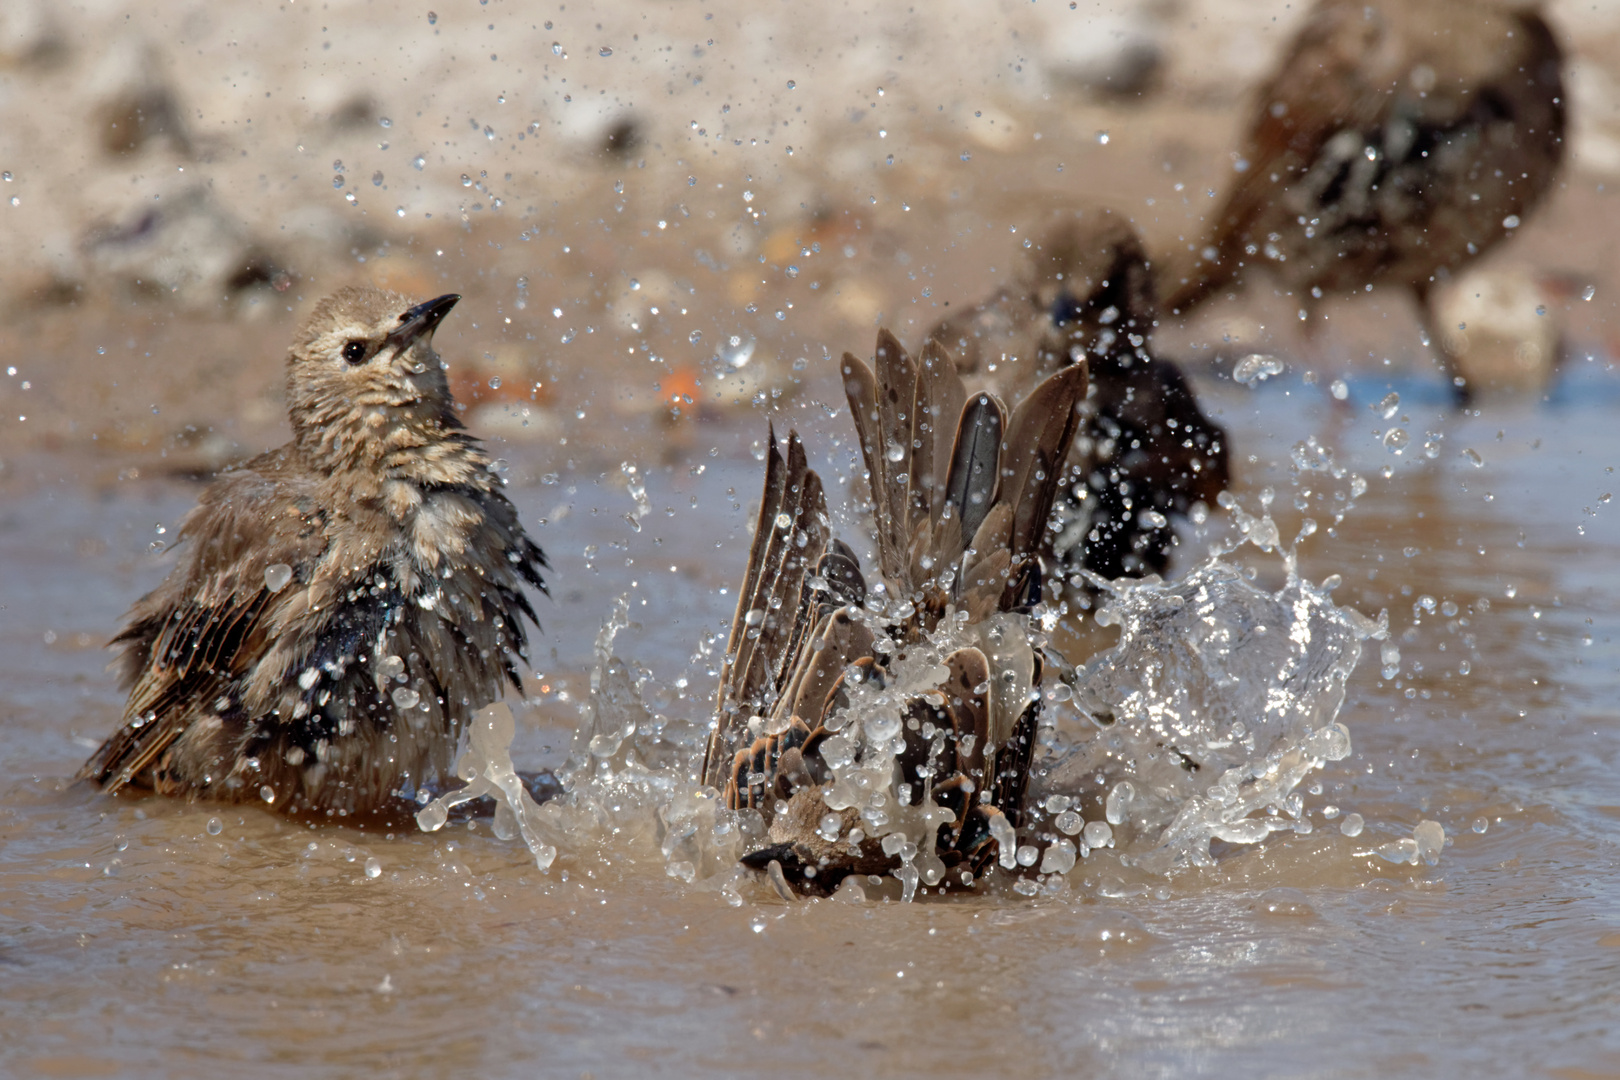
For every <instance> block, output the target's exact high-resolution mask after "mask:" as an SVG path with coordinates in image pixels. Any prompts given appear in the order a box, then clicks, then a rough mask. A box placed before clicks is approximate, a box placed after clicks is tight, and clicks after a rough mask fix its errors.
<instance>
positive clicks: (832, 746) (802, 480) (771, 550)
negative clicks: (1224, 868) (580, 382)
mask: <svg viewBox="0 0 1620 1080" xmlns="http://www.w3.org/2000/svg"><path fill="white" fill-rule="evenodd" d="M875 368H876V370H875V373H874V370H873V368H871V367H868V366H867V365H866V364H865V363H863V362H862V361H860V360H859V359H857V358H856V357H854V356H852V355H849V354H847V353H846V354H845V356H844V359H843V375H844V386H845V391H846V393H847V396H848V398H849V404H850V415H851V417H852V418H853V419H854V421H855V428H856V433H857V435H858V437H859V441H860V445H861V452H862V454H863V456H864V458H865V462H866V468H867V474H868V478H869V480H870V484H871V493H872V502H873V516H874V519H875V521H876V526H877V536H876V540H877V554H878V565H877V567H876V570H877V575H878V580H877V581H876V582H874V583H873V584H872V586H870V587H868V584H867V581H866V578H865V576H864V575H863V574H862V572H861V568H860V565H859V563H858V562H857V560H856V557H855V554H854V552H853V551H852V550H851V549H850V548H849V547H848V546H846V545H845V544H844V543H843V542H841V541H839V540H836V539H833V538H832V537H831V535H830V528H829V523H828V518H827V509H826V498H825V494H824V491H823V488H822V484H821V479H820V477H819V476H817V474H816V473H815V471H814V470H812V469H810V468H809V466H808V463H807V459H806V455H805V451H804V446H803V444H802V443H801V442H800V441H799V439H798V436H797V435H790V436H789V439H788V446H787V456H786V458H785V459H784V457H783V456H782V454H781V452H780V451H779V450H778V448H777V442H776V439H775V438H774V437H773V438H772V440H771V446H770V452H769V457H768V462H767V466H766V474H765V491H764V497H763V498H762V499H761V501H760V514H759V521H758V525H757V528H756V529H755V532H754V540H753V545H752V549H751V550H750V552H749V558H748V567H747V571H746V573H745V576H744V581H743V587H742V589H741V590H740V591H739V594H738V601H737V613H736V616H735V618H734V619H733V621H732V627H731V637H730V641H729V643H728V645H727V647H726V660H725V663H724V665H723V666H722V671H721V676H720V679H721V683H720V695H719V706H718V714H719V715H718V717H717V722H716V727H715V731H714V733H713V735H712V737H711V739H710V742H709V747H708V753H707V756H706V759H705V762H704V766H703V773H702V779H703V783H704V784H706V785H708V786H711V787H714V788H716V789H717V790H721V791H722V792H723V793H724V798H725V801H726V803H727V805H728V806H730V807H731V808H733V809H745V808H747V809H754V810H757V811H759V812H760V813H761V815H762V816H763V817H764V818H765V821H766V824H767V826H768V829H769V838H768V839H769V842H768V843H767V844H765V845H764V846H762V847H760V848H758V849H757V850H755V851H752V852H750V853H748V854H746V855H744V856H743V862H744V864H745V865H748V866H750V867H753V868H755V869H760V870H769V871H770V873H771V874H772V875H773V877H777V879H778V881H779V884H780V885H781V886H782V887H784V888H792V889H794V890H797V891H800V892H810V893H826V892H830V891H831V890H832V889H834V888H835V887H836V886H837V885H838V883H839V881H841V880H842V879H843V878H844V877H846V876H848V875H849V874H851V873H867V874H873V873H881V872H885V871H893V872H895V873H896V876H899V877H901V879H902V880H903V881H904V880H906V879H905V874H907V873H910V874H912V875H919V874H920V878H919V877H917V876H913V877H912V878H911V882H910V887H911V888H915V887H916V884H917V882H918V880H921V881H922V882H924V883H926V884H928V885H935V884H938V883H940V882H941V880H942V879H944V878H945V877H946V876H947V875H949V876H950V877H951V878H952V879H954V880H949V881H946V883H947V884H956V883H957V881H961V882H962V883H967V882H971V881H972V880H973V878H974V877H975V876H976V875H978V874H980V873H982V872H983V871H984V870H985V869H986V868H987V867H988V866H989V865H990V864H991V863H992V862H993V861H995V860H997V859H998V858H999V861H1000V862H1001V864H1002V865H1003V866H1005V867H1009V868H1010V867H1012V866H1014V865H1015V864H1014V862H1013V856H1014V848H1015V847H1016V843H1015V839H1014V837H1015V829H1016V827H1017V825H1018V824H1019V823H1020V821H1021V819H1022V812H1023V799H1024V792H1025V789H1026V786H1027V783H1028V780H1029V767H1030V760H1031V755H1032V754H1033V752H1034V745H1035V722H1036V718H1037V713H1038V710H1039V707H1040V705H1039V699H1040V693H1039V691H1040V687H1041V683H1042V677H1043V670H1044V668H1045V667H1046V660H1045V658H1044V655H1043V652H1042V651H1041V650H1040V649H1039V648H1035V647H1033V646H1032V644H1031V641H1030V635H1029V620H1028V618H1027V615H1028V613H1029V610H1030V608H1031V607H1032V606H1033V605H1034V604H1035V603H1036V602H1037V601H1038V600H1039V599H1040V597H1041V564H1040V550H1041V547H1042V543H1043V537H1044V536H1045V534H1046V531H1047V526H1048V521H1049V518H1050V514H1051V509H1052V502H1053V499H1054V498H1055V497H1056V495H1057V490H1058V487H1059V484H1060V481H1061V477H1062V475H1063V471H1062V468H1061V466H1062V463H1063V461H1064V458H1065V457H1066V455H1067V454H1068V452H1069V444H1070V442H1071V441H1072V440H1073V438H1074V435H1075V432H1076V430H1077V429H1078V427H1079V422H1080V417H1079V413H1078V406H1079V403H1080V401H1081V400H1082V399H1083V398H1084V397H1085V392H1086V366H1085V363H1084V361H1083V360H1082V361H1081V362H1079V363H1076V364H1071V365H1066V366H1065V367H1064V368H1063V369H1062V370H1060V371H1059V372H1057V373H1056V374H1054V375H1052V376H1051V377H1049V378H1047V379H1046V380H1044V381H1043V382H1041V383H1040V384H1039V385H1038V386H1036V387H1035V388H1034V389H1033V390H1032V391H1031V392H1030V393H1029V395H1028V396H1027V397H1025V398H1024V399H1023V400H1022V401H1021V402H1019V404H1018V405H1017V406H1016V407H1015V408H1014V409H1012V410H1010V411H1009V410H1008V409H1007V408H1006V406H1004V405H1003V404H1002V403H1001V401H1000V400H999V399H998V398H996V397H995V396H994V395H992V394H990V393H987V392H981V393H976V394H969V393H968V391H967V389H966V387H965V386H964V385H963V383H962V379H961V376H960V375H959V374H958V373H957V369H956V364H955V362H954V361H953V360H952V358H951V357H950V356H949V355H948V354H947V353H946V351H945V350H944V349H943V348H941V347H940V346H939V344H938V343H936V342H932V341H931V342H929V343H928V344H927V345H926V346H925V347H924V348H923V350H922V353H921V355H920V356H919V357H918V358H917V359H915V360H914V359H913V358H912V357H911V356H910V355H908V354H907V352H906V351H905V349H904V348H903V347H902V346H901V345H900V343H899V342H898V341H896V340H895V338H894V337H893V336H892V335H891V334H889V333H888V332H887V331H882V332H880V333H879V335H878V342H877V350H876V365H875ZM942 635H943V637H944V638H946V639H948V640H947V642H946V643H945V644H941V640H942ZM919 666H920V667H921V668H922V671H921V672H920V673H919V671H918V670H916V669H917V668H918V667H919ZM885 690H892V694H891V697H890V698H889V699H886V700H885V699H883V698H882V697H881V695H882V694H883V692H884V691H885ZM873 693H877V694H878V695H879V701H878V703H877V704H876V705H875V706H873V704H872V698H871V695H872V694H873ZM863 695H865V700H866V702H867V704H866V705H865V706H864V707H865V708H866V709H867V710H868V712H867V714H866V716H865V719H864V720H863V721H862V722H861V723H860V724H856V725H854V726H850V719H849V710H850V708H851V707H852V705H853V706H855V707H856V708H861V707H862V706H861V705H860V699H861V698H862V696H863ZM873 708H875V710H876V711H875V712H873V711H871V710H872V709H873ZM856 731H861V732H862V733H863V735H861V736H857V735H855V734H854V733H855V732H856ZM840 770H842V771H843V772H844V773H845V774H846V775H844V776H843V777H840V776H838V775H837V774H838V773H839V771H840ZM852 773H853V774H858V776H859V779H858V780H854V781H852V780H851V779H850V775H851V774H852ZM891 781H892V783H891ZM845 796H848V797H845ZM863 799H864V800H866V801H865V802H864V804H863V803H862V802H861V800H863ZM879 833H882V834H884V835H883V836H882V838H881V839H880V838H879V835H878V834H879ZM906 843H909V844H911V845H913V846H912V847H910V848H907V847H906V846H905V844H906ZM908 853H909V854H908ZM902 861H904V863H905V865H902ZM773 863H774V864H775V868H774V869H770V868H771V866H772V864H773ZM778 875H779V877H778Z"/></svg>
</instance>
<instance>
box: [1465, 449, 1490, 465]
mask: <svg viewBox="0 0 1620 1080" xmlns="http://www.w3.org/2000/svg"><path fill="white" fill-rule="evenodd" d="M1462 456H1463V457H1465V458H1467V459H1468V464H1470V465H1472V466H1473V467H1474V468H1476V469H1477V468H1479V467H1481V466H1482V465H1484V464H1485V459H1484V458H1482V457H1480V456H1479V451H1477V450H1474V449H1472V448H1470V449H1468V450H1464V451H1463V452H1462Z"/></svg>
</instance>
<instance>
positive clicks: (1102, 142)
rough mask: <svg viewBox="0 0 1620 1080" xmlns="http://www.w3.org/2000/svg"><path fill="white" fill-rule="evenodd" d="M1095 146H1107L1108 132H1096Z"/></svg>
mask: <svg viewBox="0 0 1620 1080" xmlns="http://www.w3.org/2000/svg"><path fill="white" fill-rule="evenodd" d="M1097 145H1099V146H1107V145H1108V132H1106V131H1099V132H1097Z"/></svg>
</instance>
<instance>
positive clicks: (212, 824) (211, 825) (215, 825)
mask: <svg viewBox="0 0 1620 1080" xmlns="http://www.w3.org/2000/svg"><path fill="white" fill-rule="evenodd" d="M203 828H205V829H207V830H208V835H209V836H218V835H219V834H220V833H222V832H224V831H225V823H224V822H223V821H221V820H219V818H217V817H211V818H209V819H208V824H207V825H204V826H203Z"/></svg>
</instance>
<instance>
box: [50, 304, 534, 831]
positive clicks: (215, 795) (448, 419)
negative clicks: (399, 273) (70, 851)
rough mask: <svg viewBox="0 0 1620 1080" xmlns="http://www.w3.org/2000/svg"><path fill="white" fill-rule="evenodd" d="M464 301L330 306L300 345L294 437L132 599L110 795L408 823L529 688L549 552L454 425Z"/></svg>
mask: <svg viewBox="0 0 1620 1080" xmlns="http://www.w3.org/2000/svg"><path fill="white" fill-rule="evenodd" d="M459 299H460V297H458V296H454V295H450V296H441V297H439V298H438V299H436V300H429V301H427V302H426V303H422V304H413V303H412V302H411V301H410V300H408V299H406V298H405V297H403V296H400V295H398V294H395V293H391V292H384V291H382V290H380V289H376V288H370V287H356V288H345V289H342V290H340V291H339V292H337V293H335V294H333V295H332V296H330V297H327V298H326V299H325V300H322V301H321V302H320V303H319V304H318V305H317V306H316V307H315V310H314V311H313V312H312V313H311V314H310V316H309V318H308V320H306V322H305V323H304V324H303V326H302V327H301V328H300V329H299V330H298V332H297V335H296V336H295V337H294V339H293V344H292V348H291V351H290V352H289V354H288V361H287V398H288V407H289V408H288V411H289V414H290V417H291V420H292V428H293V439H292V441H291V442H290V443H288V444H287V445H285V446H282V447H280V448H279V449H276V450H271V451H269V452H268V453H265V454H261V455H260V456H259V457H257V458H254V459H253V460H252V461H249V462H247V463H246V464H245V465H242V466H241V467H239V468H237V469H234V470H232V471H230V472H227V473H225V474H224V475H222V476H221V477H220V478H219V479H218V480H216V481H215V482H214V483H213V484H212V485H211V486H210V487H209V488H208V489H207V490H206V491H204V492H203V495H202V498H201V500H200V502H199V505H198V506H197V507H196V509H194V510H192V511H191V512H190V514H188V515H187V516H186V519H185V521H184V522H183V523H182V525H181V529H180V535H181V539H182V541H184V543H185V547H183V548H182V549H181V555H180V562H179V565H177V566H176V567H175V569H174V570H173V572H171V573H170V575H169V576H168V578H167V579H166V580H165V581H164V582H163V583H162V584H161V585H159V586H158V588H157V589H155V590H154V591H152V592H151V593H149V594H147V595H146V596H144V597H142V598H141V599H140V600H139V601H138V602H137V603H136V604H135V606H134V608H133V609H132V610H131V611H130V614H129V621H128V625H127V627H126V628H125V629H124V631H123V632H122V633H121V634H119V635H118V637H116V638H115V639H114V641H113V643H114V644H115V645H119V646H121V647H122V650H123V653H122V660H121V663H122V667H123V676H124V681H125V683H126V684H127V685H128V686H129V691H130V692H129V703H128V706H127V707H126V709H125V713H124V726H123V727H122V728H121V729H120V730H119V731H118V732H117V733H116V734H114V735H113V736H112V737H111V738H110V739H108V740H107V742H106V744H105V745H103V746H102V747H101V749H100V750H98V751H97V752H96V753H95V755H94V756H93V757H91V759H90V760H89V762H87V763H86V764H85V766H84V769H83V770H82V771H81V773H80V775H81V776H82V777H86V778H89V779H92V780H94V781H96V782H97V783H98V784H100V785H101V786H102V787H103V788H104V789H106V790H108V791H117V790H119V789H120V788H123V787H126V786H128V787H140V788H150V789H153V790H155V791H158V792H160V793H163V794H169V795H188V796H196V797H201V798H209V799H221V800H225V801H233V802H246V801H254V802H259V801H262V802H264V803H267V804H269V805H271V806H273V807H274V808H275V809H277V810H280V811H283V812H286V813H293V814H299V815H304V816H322V817H348V818H352V817H356V816H359V817H365V816H371V815H383V816H403V815H404V814H406V813H408V812H409V811H411V810H414V809H415V805H414V797H415V795H416V794H417V792H418V791H420V790H421V789H422V788H423V787H424V785H428V786H431V785H433V784H436V783H437V782H439V781H440V780H441V779H443V778H446V777H447V776H448V772H449V766H450V758H451V755H452V753H453V752H454V749H455V746H456V741H457V739H458V737H459V735H460V733H461V730H462V728H463V726H464V725H465V724H466V722H467V720H468V718H469V717H471V716H472V714H473V713H474V712H475V711H476V710H477V709H479V708H481V707H482V706H484V705H487V704H489V703H490V702H492V701H494V700H496V699H497V698H499V697H500V696H501V694H502V690H503V683H504V682H506V681H510V682H511V684H512V685H513V686H514V687H520V683H519V678H518V671H517V666H516V659H517V658H519V657H522V656H523V655H524V651H525V648H526V645H527V639H526V635H525V631H524V628H523V625H522V620H523V619H525V618H526V619H529V620H530V621H531V622H532V621H534V618H535V616H534V611H533V609H532V608H531V607H530V605H529V602H528V600H527V599H526V597H525V596H524V588H525V586H530V587H534V588H537V589H543V588H544V584H543V583H542V581H541V577H540V571H541V569H542V568H543V567H544V566H545V565H546V563H545V556H544V555H543V554H542V553H541V551H540V548H539V547H538V546H536V545H535V543H534V542H533V541H532V540H530V539H529V537H528V536H527V535H526V534H525V533H524V531H523V527H522V525H520V524H519V523H518V519H517V512H516V510H514V509H513V507H512V504H511V502H509V501H508V500H507V498H506V496H505V494H504V493H503V492H502V491H501V483H502V482H501V479H500V477H499V476H497V475H496V474H495V472H494V471H493V469H492V462H491V460H490V458H489V456H488V455H487V454H486V453H485V452H484V450H483V448H482V446H481V445H480V444H479V442H478V440H477V439H475V438H473V437H472V436H470V435H468V434H467V433H466V432H465V431H463V430H462V426H461V423H460V421H459V420H458V419H457V418H456V414H455V410H454V402H453V400H452V399H451V396H450V390H449V385H448V383H447V381H446V375H445V370H444V365H443V364H441V363H440V360H439V357H438V354H437V353H435V352H434V351H433V347H432V341H433V332H434V329H435V328H436V327H437V326H438V325H439V322H440V320H442V319H443V318H444V317H445V315H446V314H447V313H448V312H449V311H450V309H451V308H452V307H453V306H455V303H456V301H457V300H459Z"/></svg>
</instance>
